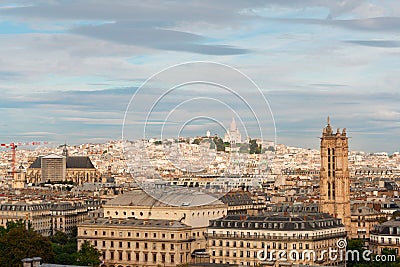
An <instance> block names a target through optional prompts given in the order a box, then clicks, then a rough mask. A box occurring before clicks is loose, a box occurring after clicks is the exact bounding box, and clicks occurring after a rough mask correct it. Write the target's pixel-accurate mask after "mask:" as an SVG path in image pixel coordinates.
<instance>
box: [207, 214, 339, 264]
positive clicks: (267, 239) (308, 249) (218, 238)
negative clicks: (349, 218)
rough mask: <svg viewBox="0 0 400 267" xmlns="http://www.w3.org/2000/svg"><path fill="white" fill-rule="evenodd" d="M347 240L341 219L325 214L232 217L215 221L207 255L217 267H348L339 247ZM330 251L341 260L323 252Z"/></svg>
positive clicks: (209, 237)
mask: <svg viewBox="0 0 400 267" xmlns="http://www.w3.org/2000/svg"><path fill="white" fill-rule="evenodd" d="M344 238H346V230H345V227H344V226H343V224H342V223H341V221H340V219H336V218H333V217H332V216H330V215H328V214H323V213H309V214H306V213H297V214H296V213H273V212H271V213H265V214H264V215H259V216H245V215H228V216H226V217H224V218H223V219H218V220H213V221H211V223H210V227H209V228H208V231H207V245H208V248H207V252H208V253H209V255H210V260H211V263H212V264H215V265H217V264H237V265H239V266H276V267H278V266H292V265H295V266H300V265H312V266H345V262H344V260H343V259H340V250H341V249H343V248H341V249H340V248H338V246H337V244H338V242H339V240H342V239H344ZM329 248H332V249H337V250H338V251H339V252H338V253H337V254H336V256H338V257H337V259H334V258H329V256H328V254H327V253H324V252H323V251H324V250H326V251H327V250H329ZM314 256H315V257H314Z"/></svg>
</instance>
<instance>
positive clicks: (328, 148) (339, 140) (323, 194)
mask: <svg viewBox="0 0 400 267" xmlns="http://www.w3.org/2000/svg"><path fill="white" fill-rule="evenodd" d="M348 151H349V147H348V138H347V136H346V128H344V129H343V131H342V132H341V133H340V129H337V132H336V133H333V131H332V127H331V124H330V120H329V117H328V125H327V126H326V127H325V128H324V129H323V132H322V137H321V170H320V201H319V205H320V211H322V212H325V213H329V214H331V215H332V216H334V217H337V218H340V219H341V220H342V222H343V224H344V225H345V227H346V231H347V232H350V224H351V213H350V181H349V162H348Z"/></svg>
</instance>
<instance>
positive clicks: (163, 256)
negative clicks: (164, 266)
mask: <svg viewBox="0 0 400 267" xmlns="http://www.w3.org/2000/svg"><path fill="white" fill-rule="evenodd" d="M161 262H162V263H165V254H162V255H161Z"/></svg>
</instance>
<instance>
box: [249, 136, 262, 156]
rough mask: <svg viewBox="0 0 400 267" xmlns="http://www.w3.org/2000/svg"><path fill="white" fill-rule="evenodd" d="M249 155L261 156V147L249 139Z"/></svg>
mask: <svg viewBox="0 0 400 267" xmlns="http://www.w3.org/2000/svg"><path fill="white" fill-rule="evenodd" d="M250 154H261V145H257V140H255V139H250Z"/></svg>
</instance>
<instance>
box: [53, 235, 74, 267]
mask: <svg viewBox="0 0 400 267" xmlns="http://www.w3.org/2000/svg"><path fill="white" fill-rule="evenodd" d="M75 236H76V235H75ZM50 240H51V242H52V248H53V251H54V253H55V256H54V263H57V264H65V265H73V264H74V263H75V262H76V258H75V257H76V252H77V243H76V237H74V236H73V237H71V236H68V235H67V234H65V233H63V232H60V231H57V232H56V233H55V234H54V235H53V236H51V237H50Z"/></svg>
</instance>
